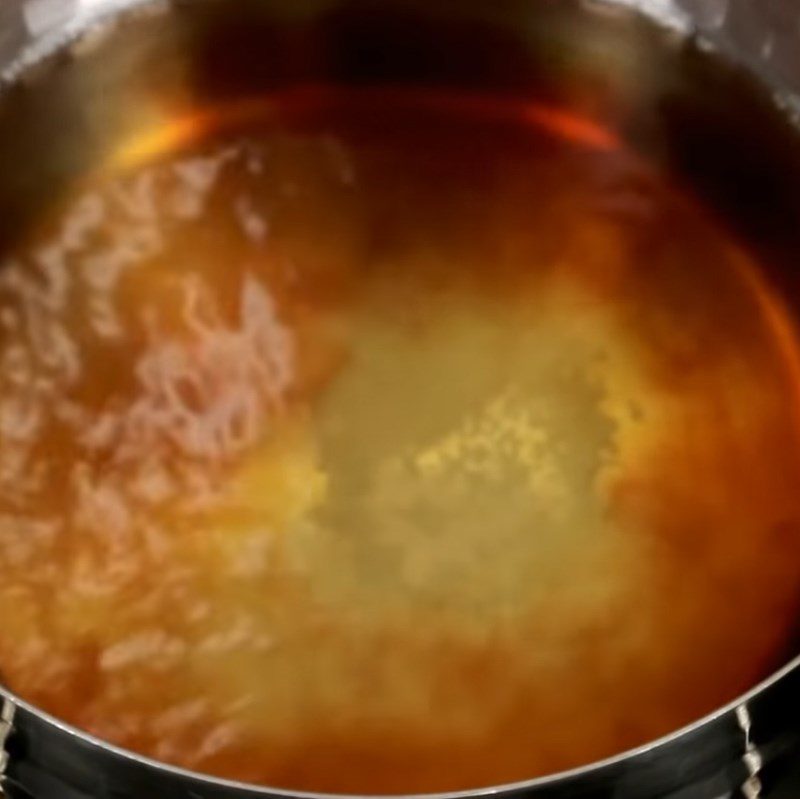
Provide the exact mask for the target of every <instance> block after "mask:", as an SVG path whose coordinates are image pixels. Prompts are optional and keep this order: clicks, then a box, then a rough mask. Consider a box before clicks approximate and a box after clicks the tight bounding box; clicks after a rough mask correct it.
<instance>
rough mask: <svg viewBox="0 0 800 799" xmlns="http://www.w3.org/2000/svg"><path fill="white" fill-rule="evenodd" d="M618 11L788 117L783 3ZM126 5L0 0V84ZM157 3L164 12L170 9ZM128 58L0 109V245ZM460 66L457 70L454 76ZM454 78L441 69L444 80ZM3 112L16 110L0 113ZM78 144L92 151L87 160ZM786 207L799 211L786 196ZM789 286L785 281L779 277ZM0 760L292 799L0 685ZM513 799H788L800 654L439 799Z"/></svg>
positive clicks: (792, 33)
mask: <svg viewBox="0 0 800 799" xmlns="http://www.w3.org/2000/svg"><path fill="white" fill-rule="evenodd" d="M175 2H176V3H177V2H178V0H175ZM182 2H183V4H186V3H187V2H198V3H201V2H205V0H182ZM560 2H561V3H562V4H563V5H567V4H573V5H574V4H575V3H573V0H508V2H496V1H495V2H493V1H492V0H485V2H481V0H463V2H460V3H459V2H448V1H447V0H445V2H441V3H438V4H437V3H429V4H428V5H427V6H426V4H425V3H422V2H416V1H415V0H372V2H371V3H370V2H361V3H358V4H357V5H353V4H352V3H348V2H338V0H307V2H301V0H292V1H290V2H283V3H281V2H278V0H263V2H261V4H260V6H261V10H262V11H263V10H264V9H270V10H271V11H274V19H275V26H276V31H277V33H276V34H275V35H276V36H278V37H280V26H281V25H283V24H285V23H286V19H287V18H295V17H302V18H303V19H304V20H306V21H308V20H312V21H313V20H314V19H316V18H317V17H318V16H319V15H322V14H324V13H328V12H330V11H331V9H336V10H338V9H339V8H340V7H345V6H347V7H352V8H353V9H354V10H353V12H352V13H353V14H356V17H355V18H357V15H358V14H359V13H362V12H363V13H370V9H371V10H373V11H374V9H376V8H380V9H381V10H385V9H386V8H387V7H390V6H391V7H398V8H400V7H402V8H403V9H404V10H408V9H412V10H413V14H415V15H416V16H417V17H419V18H420V19H423V20H427V19H432V20H433V19H435V20H436V24H437V25H447V24H449V22H450V21H451V20H452V19H456V18H458V17H460V16H465V15H471V14H476V13H479V14H482V15H483V16H484V17H485V18H486V19H487V20H489V21H490V22H491V24H493V25H497V26H499V27H505V28H506V29H510V30H516V31H518V32H520V37H521V38H522V39H524V30H525V27H524V26H525V20H526V14H527V13H528V11H530V9H531V8H532V7H533V6H535V5H536V6H556V5H558V4H559V3H560ZM575 2H577V0H575ZM584 2H585V4H586V5H591V6H602V5H603V3H602V2H598V0H584ZM619 2H622V0H619ZM623 4H624V5H627V6H630V7H633V8H636V9H638V10H640V11H642V12H645V13H648V14H651V15H653V16H655V17H657V18H658V19H659V20H661V21H662V22H663V23H664V24H665V25H667V26H669V27H671V28H672V29H673V31H674V32H675V36H676V37H677V38H686V39H692V38H694V40H695V41H700V42H701V49H702V48H704V47H705V48H715V49H718V50H719V51H721V52H722V53H724V54H725V55H726V56H727V57H728V58H729V59H730V60H731V61H733V62H735V63H738V64H741V65H742V66H743V67H744V68H745V69H746V70H748V71H749V72H751V73H752V74H753V75H754V76H756V78H757V80H758V81H760V82H761V83H763V84H766V85H767V86H768V88H769V90H770V91H771V92H772V95H773V98H774V99H775V101H776V103H777V105H778V106H779V107H780V108H782V109H783V112H784V113H786V114H787V116H789V117H792V116H794V117H795V118H796V119H797V120H800V3H799V2H798V0H624V3H623ZM128 5H134V2H131V0H2V2H0V69H2V70H3V71H4V72H5V74H6V76H7V78H14V77H16V75H17V74H18V73H19V66H20V64H25V63H27V62H30V61H32V60H36V59H38V58H40V57H41V56H43V55H44V54H46V53H47V52H48V51H50V50H52V49H54V48H56V47H57V46H58V45H59V44H61V43H64V42H67V41H69V40H70V39H72V38H73V37H75V36H76V34H78V32H80V31H82V30H84V29H85V28H87V27H90V26H93V25H94V24H95V23H96V22H97V21H98V20H101V19H103V18H106V17H109V16H112V15H114V14H116V12H117V11H119V10H120V9H121V8H123V7H124V6H128ZM156 5H157V6H159V7H164V8H165V7H166V6H168V5H169V4H168V3H164V2H160V3H157V4H156ZM251 5H253V3H252V2H251ZM255 5H258V3H256V4H255ZM611 8H612V7H611V6H609V9H611ZM271 11H270V13H271ZM165 13H166V12H165ZM337 30H338V31H339V33H338V34H331V33H330V31H328V33H327V34H326V37H327V38H325V37H323V39H321V40H319V41H318V42H317V44H318V45H319V46H320V47H322V48H323V49H324V50H325V52H326V53H328V56H331V54H332V53H333V54H334V55H333V56H332V60H333V61H336V63H337V64H338V65H339V68H340V69H341V70H342V72H343V74H348V75H350V76H351V77H353V76H354V77H355V78H356V79H357V78H358V77H359V74H358V71H359V69H364V68H366V69H369V68H370V63H369V53H374V52H375V42H374V38H373V37H374V36H375V27H374V25H364V26H363V27H359V26H358V25H356V26H355V27H352V26H350V27H349V28H347V29H346V30H344V29H342V28H339V29H337ZM337 36H338V37H340V38H337ZM360 36H364V37H370V38H371V40H372V41H371V43H370V42H360V40H359V37H360ZM331 37H332V38H331ZM362 44H363V45H365V47H364V48H362V52H361V57H362V60H363V59H366V62H365V63H363V64H361V66H360V67H359V66H353V62H352V60H350V59H349V50H348V48H352V47H355V48H356V49H359V46H360V45H362ZM367 45H369V46H367ZM370 46H371V47H372V49H370ZM487 46H490V45H487ZM365 52H366V55H365V54H364V53H365ZM294 55H296V54H294ZM303 58H305V59H306V60H308V58H309V54H308V53H304V54H303ZM137 63H138V62H136V59H135V58H134V59H133V61H124V62H120V63H116V64H110V65H109V68H108V73H107V74H105V75H104V76H103V78H102V79H97V75H96V74H95V75H94V77H92V76H90V78H89V79H88V80H87V81H84V82H82V81H81V80H79V79H77V78H74V77H73V78H71V79H67V80H66V81H65V83H64V85H63V86H62V90H63V91H62V94H61V95H60V96H59V97H58V98H56V99H57V101H58V114H57V115H55V121H56V124H58V125H59V128H58V129H57V130H55V129H50V128H48V129H46V130H42V129H40V128H38V127H37V126H36V125H35V124H34V116H35V113H36V108H33V109H32V108H30V107H26V108H22V109H20V108H16V109H14V108H12V109H11V110H10V111H8V113H6V114H5V115H3V114H0V174H2V176H3V181H5V182H6V183H9V182H10V184H11V188H10V189H5V190H4V189H0V218H2V219H3V220H4V221H3V223H2V225H0V244H2V242H4V241H6V240H8V237H9V236H11V235H12V233H13V231H12V228H13V224H14V223H15V222H17V221H19V220H20V219H22V218H23V217H24V215H25V214H26V213H28V212H32V209H34V208H35V205H36V200H37V196H38V195H37V193H36V187H37V186H42V185H45V186H46V185H47V181H48V180H59V179H63V178H64V177H65V176H68V175H69V174H70V173H71V172H74V171H76V170H78V169H79V168H80V166H81V164H83V163H86V159H87V158H90V157H92V156H93V155H96V153H97V152H98V151H99V150H101V149H102V147H103V142H104V140H105V138H107V137H108V136H110V135H111V133H110V132H109V131H110V130H113V131H114V132H115V133H118V132H119V129H120V127H124V126H125V125H126V124H128V122H127V121H126V120H127V117H126V116H125V114H124V113H119V114H117V113H115V112H113V109H122V111H124V109H125V108H128V109H131V108H135V107H136V100H137V97H138V96H139V95H140V94H141V92H142V91H143V90H144V89H143V88H142V87H143V83H144V78H143V77H142V74H143V73H142V74H140V73H138V72H136V64H137ZM421 63H422V65H421V66H419V65H418V67H417V69H420V70H425V69H431V70H434V71H435V70H436V69H438V68H441V66H442V65H441V64H437V62H436V60H435V58H434V59H430V58H428V59H427V60H425V59H423V62H421ZM468 63H469V64H471V66H470V67H469V68H467V64H468ZM491 63H492V62H491V59H489V60H488V61H487V60H486V59H483V60H481V59H479V58H476V59H472V60H471V61H470V60H469V59H467V60H465V61H464V63H463V64H461V72H460V73H459V75H460V78H459V79H462V78H463V79H464V80H469V81H472V82H478V83H480V82H481V81H482V80H483V79H484V77H486V75H485V74H484V73H485V72H486V70H487V69H488V67H489V66H490V65H491ZM270 65H271V68H274V67H276V66H277V71H276V74H277V75H278V78H279V79H280V80H284V81H290V80H291V79H292V76H293V72H292V69H294V70H299V73H300V74H305V73H306V71H307V70H308V69H313V68H314V64H312V63H308V64H307V63H305V62H303V63H299V64H298V63H294V64H293V66H292V67H291V68H287V69H286V70H284V69H283V68H282V66H281V64H280V63H279V62H277V61H275V60H274V58H273V60H272V61H271V62H270ZM374 66H375V64H374V63H373V64H372V67H374ZM378 67H379V69H385V68H386V63H385V62H381V63H380V64H379V65H378ZM125 70H128V72H127V73H126V71H125ZM456 71H457V70H456ZM453 74H455V73H454V72H453V71H452V70H451V73H450V77H452V75H453ZM262 77H263V76H262ZM423 77H424V76H423ZM439 77H441V75H440V76H439ZM495 77H497V76H495ZM506 77H508V78H509V79H512V78H513V76H510V75H509V76H506ZM123 80H124V81H125V86H124V91H123V92H122V94H123V95H124V96H125V97H126V99H127V103H125V102H122V100H121V99H120V97H119V96H118V97H116V99H115V100H114V102H111V101H110V99H109V98H110V93H114V92H115V91H117V90H119V89H120V88H121V87H122V86H123V83H122V82H123ZM115 81H116V82H115ZM12 105H13V103H12ZM109 105H110V106H111V107H112V111H111V112H109V109H108V106H109ZM12 112H13V114H15V116H9V114H12ZM26 114H27V115H28V116H27V117H26V116H25V115H26ZM20 115H21V116H20ZM62 125H63V129H62V127H61V126H62ZM104 137H105V138H104ZM11 139H14V140H15V141H16V142H17V144H18V146H17V148H16V150H14V148H11V149H12V150H13V151H14V152H19V149H20V147H22V150H23V151H24V152H25V153H28V154H29V155H31V154H34V153H36V152H41V151H42V148H46V149H47V150H48V152H49V153H50V154H49V156H48V157H47V158H33V159H32V160H31V161H30V162H29V163H28V164H27V166H26V168H25V170H24V172H20V170H19V169H16V168H15V166H14V164H12V163H11V161H10V160H9V157H8V156H4V155H3V153H4V152H5V150H4V149H3V146H2V145H3V143H4V142H5V141H7V140H8V141H10V140H11ZM87 141H91V142H93V144H92V147H93V148H94V150H93V151H91V152H90V149H87V145H86V143H85V142H87ZM81 142H83V144H82V143H81ZM51 144H52V146H50V145H51ZM37 148H38V149H37ZM6 149H8V148H6ZM798 176H800V171H798ZM798 197H800V185H798ZM794 207H796V208H797V209H800V200H798V202H797V204H796V206H794ZM26 209H27V210H26ZM798 218H800V216H798ZM791 226H795V227H796V226H797V225H796V222H792V224H791V225H789V226H788V227H791ZM798 235H800V233H798ZM798 245H800V241H799V242H798ZM795 279H796V278H795V277H794V276H790V277H789V282H790V283H793V281H794V280H795ZM754 568H756V567H755V566H754ZM1 623H2V621H1V620H0V624H1ZM742 635H743V636H745V637H746V636H747V630H742ZM543 734H544V735H546V734H547V731H543ZM0 752H3V754H2V755H0V774H2V775H3V782H2V789H0V794H2V792H3V791H5V792H6V793H7V795H8V796H9V797H22V798H23V799H258V798H259V797H261V798H262V799H263V797H278V798H279V799H285V798H287V797H292V796H298V795H297V794H292V793H289V792H284V791H277V790H269V789H266V788H259V787H254V786H248V785H243V784H235V783H230V782H224V781H220V780H215V779H211V778H207V777H203V776H200V775H197V774H192V773H189V772H186V771H183V770H180V769H177V768H172V767H167V766H165V765H162V764H159V763H156V762H153V761H151V760H148V759H146V758H143V757H139V756H136V755H133V754H130V753H128V752H124V751H121V750H119V749H117V748H115V747H113V746H109V745H107V744H105V743H103V742H102V741H98V740H95V739H93V738H92V737H90V736H88V735H86V734H84V733H82V732H80V731H78V730H75V729H72V728H70V727H68V726H66V725H64V724H62V723H60V722H59V721H58V720H57V719H54V718H52V717H49V716H48V715H46V714H44V713H42V712H41V711H39V710H38V709H37V708H35V707H32V706H31V705H29V704H27V703H26V702H24V701H22V700H21V699H20V698H19V697H16V696H14V695H13V694H12V693H10V692H8V691H6V690H2V689H0ZM517 795H525V796H530V797H537V799H566V797H583V798H584V799H590V798H594V799H612V798H613V799H656V797H661V799H728V798H730V799H732V798H733V797H736V796H744V797H746V799H756V798H757V797H761V798H762V799H770V798H771V799H790V797H796V796H800V658H797V659H795V660H794V661H792V662H790V663H788V664H787V665H786V666H785V667H784V668H783V669H781V670H780V671H778V672H777V673H776V674H774V675H773V676H772V677H770V678H769V679H768V680H767V681H765V682H764V683H762V684H761V685H758V686H755V687H754V688H753V690H752V691H751V692H749V693H748V694H746V695H745V696H742V697H741V698H739V699H738V700H737V701H735V702H733V703H732V704H730V705H729V706H727V707H725V708H721V709H720V710H719V711H718V712H717V713H715V714H713V715H712V716H710V717H708V718H705V719H702V720H699V721H698V722H697V723H696V724H694V725H692V726H690V727H688V728H686V729H683V730H680V731H678V732H676V733H675V734H673V735H671V736H669V737H668V738H665V739H662V740H660V741H657V742H654V743H652V744H650V745H647V746H644V747H642V748H640V749H637V750H635V751H632V752H628V753H625V754H622V755H620V756H618V757H615V758H613V759H610V760H607V761H604V762H601V763H596V764H593V765H589V766H587V767H585V768H582V769H580V770H576V771H573V772H569V773H565V774H559V775H555V776H552V777H548V778H544V779H537V780H533V781H530V782H526V783H522V784H516V785H506V786H498V787H497V788H494V789H491V790H480V791H475V792H472V793H464V794H457V795H456V794H453V795H452V796H453V797H455V796H463V797H474V798H475V799H477V797H484V796H486V797H488V796H503V797H505V796H508V797H511V796H517Z"/></svg>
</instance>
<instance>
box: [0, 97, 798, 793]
mask: <svg viewBox="0 0 800 799" xmlns="http://www.w3.org/2000/svg"><path fill="white" fill-rule="evenodd" d="M267 106H269V109H270V111H269V113H267ZM243 108H244V109H245V111H246V114H245V115H246V117H247V120H246V122H247V124H246V125H244V124H243V121H244V120H243V117H242V109H243ZM261 112H263V114H262V113H261ZM259 114H261V115H260V116H259ZM226 120H227V123H226V124H222V123H224V122H225V121H226ZM112 161H113V168H112V167H111V166H109V168H108V169H107V170H106V171H104V172H102V173H101V174H99V175H95V176H92V177H89V178H87V179H86V181H85V182H84V183H83V184H81V185H78V186H75V187H74V189H73V191H72V192H71V193H70V195H69V196H68V197H66V198H64V199H63V201H62V202H60V203H59V206H58V208H57V209H56V210H55V211H53V212H52V213H51V214H50V216H49V218H48V219H46V220H43V221H42V223H41V224H40V225H39V227H38V228H37V229H36V230H34V231H33V232H32V233H31V234H30V235H29V236H28V238H27V240H26V241H24V242H23V243H21V244H20V246H19V247H18V248H17V251H16V252H14V253H12V254H10V255H9V256H8V258H7V261H8V262H7V264H6V266H5V269H4V270H3V271H2V274H0V282H1V283H2V286H1V287H0V330H2V338H1V339H0V503H1V504H2V515H1V516H0V576H1V579H0V616H2V618H3V623H2V625H0V667H1V668H2V673H3V675H4V678H5V680H7V683H8V684H9V685H10V687H11V688H13V689H14V690H15V691H17V692H19V694H20V695H22V696H23V697H24V698H25V699H27V700H29V701H31V702H34V703H36V704H37V705H39V706H41V707H42V708H44V709H46V710H48V711H50V712H51V713H54V714H56V715H57V716H58V717H60V718H62V719H65V720H66V721H68V722H71V723H73V724H75V725H77V726H78V727H80V728H82V729H84V730H88V731H90V732H92V733H94V734H95V735H98V736H100V737H101V738H103V739H106V740H109V741H112V742H114V743H117V744H120V745H122V746H125V747H129V748H131V749H133V750H136V751H138V752H142V753H145V754H147V755H151V756H153V757H155V758H157V759H160V760H164V761H167V762H169V763H174V764H179V765H182V766H186V767H189V768H192V769H198V770H201V771H205V772H210V773H213V774H217V775H221V776H224V777H230V778H235V779H240V780H247V781H254V782H261V783H266V784H270V785H275V786H279V787H284V788H293V789H303V790H318V791H348V792H372V793H392V792H422V791H438V790H451V789H463V788H473V787H477V786H482V785H490V784H496V783H500V782H505V781H511V780H521V779H526V778H530V777H534V776H537V775H540V774H545V773H548V772H552V771H555V770H559V769H564V768H568V767H572V766H578V765H581V764H583V763H586V762H589V761H591V760H594V759H597V758H602V757H605V756H608V755H612V754H614V753H617V752H620V751H622V750H624V749H626V748H628V747H632V746H635V745H638V744H642V743H645V742H646V741H649V740H651V739H653V738H655V737H657V736H659V735H662V734H664V733H667V732H669V731H671V730H674V729H676V728H678V727H679V726H680V725H683V724H685V723H688V722H690V721H692V720H694V719H696V718H698V717H699V716H701V715H702V714H704V713H706V712H708V711H711V710H712V709H714V708H715V707H718V706H719V705H720V704H721V703H724V702H727V701H729V700H731V699H733V698H734V697H735V696H736V695H737V694H738V693H740V692H741V691H743V690H745V689H747V688H749V687H751V686H752V685H753V684H754V682H755V681H757V680H758V679H759V678H761V677H762V676H764V675H765V674H766V673H767V672H768V670H769V669H770V668H771V667H773V666H774V665H776V658H778V657H779V653H780V651H781V647H782V645H783V643H784V642H785V640H786V637H787V635H788V632H789V630H790V628H791V626H792V623H793V621H794V619H795V617H796V610H797V601H796V600H797V591H798V585H800V559H798V558H797V556H796V553H797V551H798V544H799V543H800V461H799V456H800V449H799V448H798V443H800V442H798V426H797V421H798V420H797V407H798V405H797V403H798V394H797V377H798V374H799V373H798V368H799V367H798V361H797V355H796V351H795V344H794V340H793V336H792V331H791V328H790V325H789V322H788V320H787V318H786V317H785V316H784V314H783V312H782V310H781V307H780V305H779V303H778V302H777V301H776V299H775V298H774V297H773V296H772V294H771V292H770V289H769V287H768V286H767V285H766V283H765V282H764V280H763V279H762V278H761V277H760V273H759V267H758V264H757V263H755V262H754V261H753V260H752V259H751V258H750V257H749V256H748V255H747V254H746V253H745V252H744V250H743V249H741V248H740V247H739V246H738V245H737V244H736V242H735V241H734V240H733V239H732V237H731V236H729V235H728V234H727V232H726V231H725V229H724V228H723V227H722V225H720V224H718V223H716V222H715V220H714V219H713V217H712V216H711V215H710V214H709V213H707V212H706V211H705V210H704V209H703V208H701V207H700V206H699V205H698V204H697V203H696V202H695V201H694V200H692V199H691V197H689V196H688V194H686V193H682V192H681V191H679V190H678V189H677V188H676V187H674V186H672V185H670V183H669V182H668V180H667V179H666V178H665V177H664V176H663V175H661V174H659V173H658V171H657V170H656V169H654V168H650V167H649V166H648V165H647V164H645V163H643V162H642V161H641V160H639V159H637V158H636V157H635V156H633V155H632V154H631V153H629V152H627V151H626V150H625V149H624V148H623V147H622V145H620V144H619V142H618V141H617V140H616V139H615V137H614V136H613V135H612V133H611V132H609V131H605V130H603V129H600V128H597V127H596V126H594V125H592V124H591V123H590V122H588V121H586V120H583V119H581V118H577V117H574V116H572V115H570V113H569V112H568V110H565V109H554V108H548V107H546V106H535V105H530V106H523V105H507V104H503V103H497V102H489V101H488V100H482V99H480V98H475V97H471V98H470V97H458V96H447V97H441V96H440V97H431V96H430V95H425V94H422V93H419V94H414V93H407V92H406V93H402V92H401V93H397V92H396V93H389V92H386V93H380V92H377V93H376V92H369V93H366V92H361V93H359V92H350V93H345V92H343V91H336V90H330V91H329V92H316V93H311V94H307V95H298V96H294V95H293V96H286V97H284V98H275V99H273V101H271V103H269V104H267V103H266V101H265V102H264V106H263V108H261V111H259V105H258V104H255V105H247V106H242V107H240V108H239V109H238V111H237V110H235V109H230V108H228V109H226V108H212V109H209V110H208V111H207V112H205V113H204V114H201V115H199V116H198V117H197V118H195V119H186V120H180V121H179V122H178V123H176V124H175V125H174V126H171V127H170V128H168V129H167V128H164V129H159V130H157V131H155V132H154V134H153V136H150V137H145V138H143V139H137V140H136V141H132V142H129V143H128V144H127V145H126V146H124V147H121V148H120V150H119V152H117V153H116V154H115V156H114V159H112Z"/></svg>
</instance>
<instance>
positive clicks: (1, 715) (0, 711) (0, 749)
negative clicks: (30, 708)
mask: <svg viewBox="0 0 800 799" xmlns="http://www.w3.org/2000/svg"><path fill="white" fill-rule="evenodd" d="M16 711H17V708H16V705H14V703H13V702H12V701H11V700H10V699H7V698H6V697H4V696H1V695H0V799H5V797H7V793H6V791H5V782H6V771H7V770H8V748H7V744H8V739H9V738H10V737H11V733H12V732H13V730H14V716H15V715H16Z"/></svg>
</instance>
